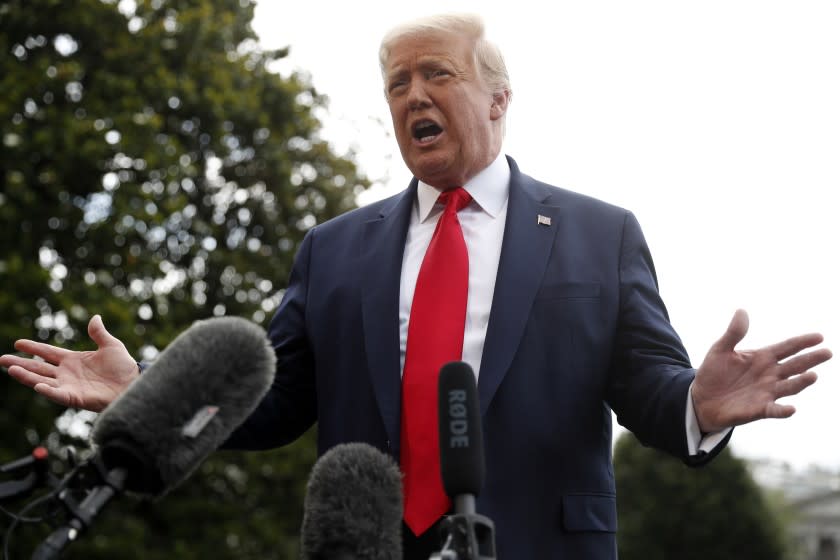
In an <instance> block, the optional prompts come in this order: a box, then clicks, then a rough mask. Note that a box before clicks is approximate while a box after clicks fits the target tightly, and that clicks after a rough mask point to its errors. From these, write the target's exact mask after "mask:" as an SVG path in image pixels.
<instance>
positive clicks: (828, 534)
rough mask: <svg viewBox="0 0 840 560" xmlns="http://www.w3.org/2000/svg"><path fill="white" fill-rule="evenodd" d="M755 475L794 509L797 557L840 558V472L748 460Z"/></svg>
mask: <svg viewBox="0 0 840 560" xmlns="http://www.w3.org/2000/svg"><path fill="white" fill-rule="evenodd" d="M748 464H749V466H750V470H751V471H752V475H753V478H754V479H755V480H756V482H758V483H759V484H761V485H762V486H764V487H765V488H769V489H771V490H777V491H780V492H781V493H782V495H783V496H784V497H785V499H786V500H787V502H788V503H789V504H790V505H791V508H792V510H793V519H792V522H791V525H790V531H791V533H792V535H791V536H792V538H793V541H794V543H795V544H796V557H795V558H796V560H840V473H838V472H837V471H833V470H829V469H825V468H822V467H811V468H808V469H806V470H801V471H798V470H794V469H793V468H791V466H790V465H788V464H787V463H783V462H779V461H770V460H768V461H748Z"/></svg>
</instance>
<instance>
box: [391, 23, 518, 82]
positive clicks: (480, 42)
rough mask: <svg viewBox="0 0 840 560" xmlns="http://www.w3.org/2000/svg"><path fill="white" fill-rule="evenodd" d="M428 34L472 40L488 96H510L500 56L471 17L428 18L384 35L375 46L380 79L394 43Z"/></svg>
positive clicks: (504, 68)
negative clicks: (446, 34)
mask: <svg viewBox="0 0 840 560" xmlns="http://www.w3.org/2000/svg"><path fill="white" fill-rule="evenodd" d="M430 32H444V33H453V34H456V35H464V36H466V37H469V38H470V39H472V40H473V43H474V47H473V56H474V57H475V65H476V68H478V71H479V74H480V75H481V77H482V78H483V79H484V81H485V83H486V84H487V85H488V86H489V87H490V90H491V92H492V93H494V94H496V93H501V92H503V91H506V92H508V96H511V95H512V94H513V91H512V90H511V87H510V77H509V76H508V71H507V67H506V66H505V60H504V58H503V57H502V52H501V51H500V50H499V48H498V47H497V46H496V45H495V44H493V43H492V42H490V41H489V40H488V39H487V38H486V37H485V36H484V22H483V21H482V20H481V18H480V17H479V16H477V15H474V14H442V15H436V16H429V17H425V18H421V19H417V20H414V21H410V22H407V23H404V24H402V25H399V26H397V27H395V28H393V29H392V30H391V31H389V32H388V33H387V34H385V37H384V38H383V39H382V43H381V44H380V46H379V67H380V69H381V71H382V79H383V80H384V79H385V63H386V62H387V61H388V56H389V55H390V53H391V48H392V47H393V46H394V43H396V42H397V41H399V40H400V39H401V38H403V37H406V36H410V35H419V34H423V33H430Z"/></svg>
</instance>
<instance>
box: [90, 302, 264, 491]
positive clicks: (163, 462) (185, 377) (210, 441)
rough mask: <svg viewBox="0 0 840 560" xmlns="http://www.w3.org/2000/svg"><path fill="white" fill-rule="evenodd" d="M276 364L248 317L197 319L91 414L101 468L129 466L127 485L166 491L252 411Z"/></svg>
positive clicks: (262, 335) (137, 489)
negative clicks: (138, 373) (127, 383)
mask: <svg viewBox="0 0 840 560" xmlns="http://www.w3.org/2000/svg"><path fill="white" fill-rule="evenodd" d="M275 364H276V357H275V355H274V351H273V349H272V347H271V344H270V343H269V340H268V337H267V335H266V333H265V331H264V330H263V329H262V328H261V327H260V326H258V325H256V324H254V323H252V322H251V321H247V320H245V319H241V318H237V317H219V318H214V319H208V320H204V321H197V322H196V323H194V324H193V325H192V326H191V327H190V328H188V329H187V330H185V331H184V332H182V333H181V334H180V335H179V336H178V337H177V338H175V340H174V341H172V343H171V344H170V345H169V346H167V347H166V348H165V349H164V350H163V352H161V353H160V355H159V356H158V357H157V359H156V360H155V361H154V362H153V363H152V364H151V365H150V366H149V367H148V368H147V369H146V371H145V372H143V374H142V375H140V377H139V378H137V379H136V380H135V381H134V382H133V383H132V384H131V385H130V386H129V388H128V389H126V391H124V392H123V393H122V394H121V395H120V396H119V397H118V398H117V399H116V400H114V401H113V402H112V403H111V404H110V405H109V406H108V407H107V408H106V409H105V410H104V411H103V412H102V413H101V414H100V415H99V416H98V417H97V419H96V421H95V423H94V426H93V430H92V433H91V439H92V441H93V443H94V444H95V446H96V447H97V448H98V453H99V454H100V456H101V458H102V460H103V462H104V464H105V467H106V468H108V469H114V468H124V469H126V470H127V472H128V478H127V480H126V490H129V491H132V492H136V493H139V494H144V495H150V496H161V495H163V494H165V493H166V492H168V491H169V490H171V489H172V488H173V487H175V486H176V485H177V484H179V483H180V482H182V481H183V480H184V479H185V478H187V477H188V476H189V475H190V474H192V472H193V471H194V470H195V469H196V468H197V467H198V466H199V465H200V464H201V463H202V461H203V460H204V459H205V458H206V457H207V456H208V455H209V454H210V453H212V452H213V451H215V450H216V449H217V448H218V447H219V446H220V445H221V444H222V443H223V442H224V441H225V440H226V439H227V438H228V437H229V436H230V434H231V432H233V430H234V429H236V428H237V427H238V426H239V425H240V424H241V423H242V422H244V421H245V419H246V418H247V417H248V416H249V415H250V414H251V412H253V410H254V409H255V408H256V406H257V404H259V402H260V400H261V399H262V397H263V396H264V395H265V393H266V392H267V391H268V388H269V387H270V386H271V382H272V379H273V377H274V368H275Z"/></svg>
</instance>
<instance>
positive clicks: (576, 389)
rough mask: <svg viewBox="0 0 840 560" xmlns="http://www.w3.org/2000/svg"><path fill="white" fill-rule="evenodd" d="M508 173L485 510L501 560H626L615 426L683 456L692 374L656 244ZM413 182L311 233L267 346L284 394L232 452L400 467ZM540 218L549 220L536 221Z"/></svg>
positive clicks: (624, 216)
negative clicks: (301, 445)
mask: <svg viewBox="0 0 840 560" xmlns="http://www.w3.org/2000/svg"><path fill="white" fill-rule="evenodd" d="M509 164H510V167H511V182H510V198H509V202H508V213H507V222H506V229H505V234H504V241H503V246H502V253H501V260H500V263H499V270H498V275H497V279H496V288H495V293H494V295H493V306H492V310H491V314H490V322H489V326H488V328H487V338H486V342H485V345H484V354H483V356H482V360H481V371H480V372H479V378H478V393H479V399H480V403H481V413H482V419H483V430H484V438H485V454H486V463H487V477H486V484H485V487H484V489H483V490H482V493H481V494H480V496H479V498H478V501H477V509H478V511H479V512H480V513H482V514H484V515H487V516H488V517H490V518H491V519H492V520H493V521H494V522H495V524H496V544H497V549H498V557H499V558H501V559H502V560H516V559H520V558H528V559H537V558H538V559H540V560H546V559H567V560H586V559H598V560H604V559H610V558H615V555H616V545H615V531H616V525H617V522H616V503H615V500H616V497H615V484H614V477H613V467H612V460H611V446H612V421H611V415H610V409H612V410H614V411H615V412H616V413H617V415H618V419H619V422H620V423H621V424H622V425H624V426H626V427H627V428H629V429H630V430H631V431H633V432H634V433H635V434H636V436H637V437H638V438H639V439H640V440H641V441H642V442H644V443H645V444H648V445H653V446H656V447H658V448H661V449H664V450H666V451H668V452H670V453H672V454H674V455H676V456H678V457H681V458H683V459H684V460H686V461H688V462H691V459H689V458H688V457H687V448H686V436H685V404H686V398H687V392H688V387H689V384H690V383H691V381H692V379H693V377H694V370H693V369H691V365H690V364H689V359H688V356H687V353H686V351H685V349H684V348H683V345H682V343H681V342H680V339H679V337H678V336H677V334H676V333H675V332H674V330H673V328H672V327H671V325H670V323H669V320H668V316H667V312H666V309H665V306H664V305H663V303H662V300H661V299H660V297H659V294H658V290H657V281H656V276H655V272H654V268H653V263H652V262H651V257H650V254H649V252H648V248H647V245H646V243H645V240H644V238H643V236H642V231H641V229H640V227H639V224H638V223H637V221H636V219H635V218H634V216H633V215H632V214H631V213H630V212H628V211H626V210H623V209H621V208H617V207H615V206H611V205H608V204H606V203H603V202H600V201H597V200H595V199H592V198H590V197H586V196H583V195H580V194H575V193H572V192H569V191H566V190H562V189H559V188H556V187H552V186H550V185H547V184H544V183H541V182H539V181H536V180H534V179H532V178H530V177H528V176H526V175H524V174H522V173H520V171H519V169H518V168H517V166H516V164H515V163H514V161H513V160H512V159H510V158H509ZM416 189H417V181H416V180H414V181H413V182H412V184H411V185H410V187H409V188H408V189H407V190H406V191H404V192H403V193H401V194H398V195H396V196H393V197H391V198H388V199H386V200H383V201H380V202H377V203H375V204H371V205H369V206H366V207H363V208H359V209H357V210H354V211H352V212H349V213H347V214H344V215H342V216H339V217H337V218H335V219H333V220H330V221H328V222H326V223H324V224H321V225H319V226H316V227H314V228H313V229H312V230H311V231H309V233H308V234H307V235H306V238H305V239H304V241H303V243H302V245H301V247H300V250H299V252H298V255H297V257H296V261H295V266H294V269H293V272H292V275H291V279H290V283H289V287H288V290H287V291H286V293H285V296H284V298H283V301H282V303H281V305H280V307H279V309H278V311H277V314H276V316H275V317H274V319H273V321H272V324H271V327H270V332H269V335H270V337H271V339H272V342H273V344H274V345H275V347H276V349H277V357H278V367H277V375H276V379H275V381H274V384H273V387H272V389H271V391H270V392H269V394H268V396H267V397H266V398H265V400H264V401H263V402H262V404H261V405H260V406H259V408H258V409H257V410H256V412H255V413H254V414H253V415H252V416H251V418H250V419H249V420H248V421H247V422H246V423H245V424H244V425H243V426H242V427H241V428H240V429H239V430H238V431H237V432H236V433H235V434H234V436H233V438H232V439H231V441H230V442H229V445H230V446H235V447H247V448H267V447H272V446H277V445H282V444H285V443H288V442H290V441H292V440H294V439H295V438H297V437H298V436H299V435H300V434H301V433H303V432H304V431H305V430H306V429H307V428H308V427H310V426H311V425H312V424H313V422H315V421H317V422H318V445H319V451H320V452H321V453H323V452H324V451H326V450H327V449H329V448H330V447H332V446H334V445H336V444H338V443H342V442H350V441H362V442H367V443H369V444H372V445H374V446H376V447H378V448H379V449H381V450H383V451H385V452H388V453H390V454H392V455H393V456H394V457H395V458H396V457H399V446H400V439H399V434H400V426H399V424H400V356H399V325H398V305H399V285H400V272H401V265H402V257H403V248H404V244H405V239H406V232H407V229H408V224H409V217H410V212H411V211H412V208H413V205H414V201H415V198H416ZM538 216H545V217H548V218H550V221H551V223H550V225H544V224H540V223H538V221H537V217H538Z"/></svg>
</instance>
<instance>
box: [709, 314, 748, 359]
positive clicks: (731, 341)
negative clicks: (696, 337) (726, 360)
mask: <svg viewBox="0 0 840 560" xmlns="http://www.w3.org/2000/svg"><path fill="white" fill-rule="evenodd" d="M749 327H750V318H749V316H748V315H747V312H746V311H744V310H743V309H738V310H736V311H735V314H734V315H733V316H732V320H731V321H729V326H728V327H726V332H725V333H723V336H722V337H720V339H719V340H718V341H717V342H716V343H715V346H716V348H717V349H718V350H721V351H725V352H731V351H732V350H734V349H735V346H736V345H737V344H738V343H739V342H741V341H742V340H743V339H744V337H745V336H746V335H747V329H749Z"/></svg>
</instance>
